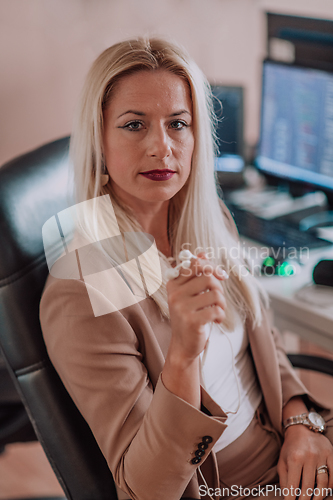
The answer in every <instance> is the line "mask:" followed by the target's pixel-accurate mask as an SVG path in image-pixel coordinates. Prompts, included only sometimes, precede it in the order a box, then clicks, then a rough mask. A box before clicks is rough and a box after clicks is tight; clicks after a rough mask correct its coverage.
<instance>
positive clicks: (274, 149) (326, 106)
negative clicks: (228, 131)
mask: <svg viewBox="0 0 333 500" xmlns="http://www.w3.org/2000/svg"><path fill="white" fill-rule="evenodd" d="M255 163H256V165H257V167H258V168H259V169H260V170H261V171H262V172H263V173H266V174H271V175H273V176H275V177H277V178H279V179H285V180H287V181H297V182H301V183H307V184H310V185H311V187H313V188H314V189H323V190H324V191H326V192H327V191H328V192H329V194H333V74H332V73H329V72H326V71H322V70H317V69H309V68H304V67H296V66H293V65H286V64H281V63H275V62H272V61H265V62H264V64H263V85H262V104H261V131H260V144H259V151H258V156H257V158H256V162H255Z"/></svg>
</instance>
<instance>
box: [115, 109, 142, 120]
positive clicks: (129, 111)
mask: <svg viewBox="0 0 333 500" xmlns="http://www.w3.org/2000/svg"><path fill="white" fill-rule="evenodd" d="M129 113H132V114H133V115H138V116H145V113H143V112H142V111H135V110H134V109H129V110H128V111H125V112H124V113H121V115H119V116H118V118H120V117H121V116H124V115H127V114H129Z"/></svg>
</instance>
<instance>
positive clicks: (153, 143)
mask: <svg viewBox="0 0 333 500" xmlns="http://www.w3.org/2000/svg"><path fill="white" fill-rule="evenodd" d="M147 142H148V144H147V155H148V156H153V157H156V158H158V159H159V160H163V158H166V157H168V156H169V155H170V154H171V145H170V137H169V135H168V133H167V131H166V130H165V129H164V128H162V127H156V128H155V127H154V128H152V129H150V130H149V133H148V136H147Z"/></svg>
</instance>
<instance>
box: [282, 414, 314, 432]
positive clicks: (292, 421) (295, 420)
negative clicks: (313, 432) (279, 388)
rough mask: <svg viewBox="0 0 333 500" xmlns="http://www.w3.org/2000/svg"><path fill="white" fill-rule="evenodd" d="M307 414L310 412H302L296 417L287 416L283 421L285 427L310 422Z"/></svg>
mask: <svg viewBox="0 0 333 500" xmlns="http://www.w3.org/2000/svg"><path fill="white" fill-rule="evenodd" d="M307 416H308V413H302V414H301V415H295V416H294V417H289V418H286V420H284V421H283V427H284V429H287V428H288V427H290V426H291V425H298V424H303V425H304V424H305V425H308V422H307V421H306V420H307Z"/></svg>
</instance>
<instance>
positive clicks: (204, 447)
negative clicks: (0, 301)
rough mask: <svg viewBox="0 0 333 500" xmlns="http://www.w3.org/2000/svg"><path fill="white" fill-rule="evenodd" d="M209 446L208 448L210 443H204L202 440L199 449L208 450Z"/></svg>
mask: <svg viewBox="0 0 333 500" xmlns="http://www.w3.org/2000/svg"><path fill="white" fill-rule="evenodd" d="M207 448H208V443H204V442H203V441H201V443H199V444H198V449H199V450H207Z"/></svg>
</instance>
